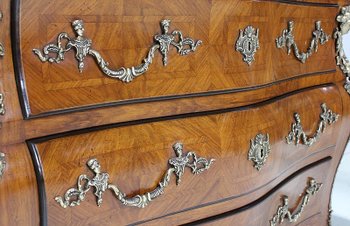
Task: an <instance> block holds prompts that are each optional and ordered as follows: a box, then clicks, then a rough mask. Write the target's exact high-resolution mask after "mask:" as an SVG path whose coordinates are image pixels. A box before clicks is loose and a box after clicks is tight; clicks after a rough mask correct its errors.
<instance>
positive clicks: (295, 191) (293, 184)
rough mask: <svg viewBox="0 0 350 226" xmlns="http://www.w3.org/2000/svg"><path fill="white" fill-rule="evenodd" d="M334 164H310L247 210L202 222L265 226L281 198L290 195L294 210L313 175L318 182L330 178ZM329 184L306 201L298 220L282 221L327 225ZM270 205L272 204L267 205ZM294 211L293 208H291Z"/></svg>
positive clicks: (307, 224)
mask: <svg viewBox="0 0 350 226" xmlns="http://www.w3.org/2000/svg"><path fill="white" fill-rule="evenodd" d="M330 166H331V163H330V161H328V162H325V163H322V164H320V165H318V166H315V167H314V168H311V169H309V170H307V171H305V172H302V173H301V174H298V176H297V177H295V178H293V179H292V180H291V181H288V183H286V184H284V185H283V186H282V187H281V188H279V189H278V191H276V192H273V193H272V194H270V195H269V197H268V198H267V199H265V200H263V201H261V202H260V203H258V204H257V205H254V206H253V207H251V208H249V209H248V210H246V211H242V212H238V213H236V214H227V215H224V216H222V218H218V219H208V221H207V222H201V225H207V226H209V225H213V226H214V225H237V226H246V225H254V226H266V225H270V220H271V219H272V217H273V216H274V215H275V214H276V212H277V208H278V206H280V205H282V198H283V197H284V196H288V199H289V210H291V211H294V210H295V209H297V206H298V205H300V203H301V198H302V195H305V188H306V187H307V186H308V185H309V184H308V182H309V181H310V178H314V179H315V180H316V182H318V183H324V182H325V181H328V180H329V179H330V176H329V175H327V174H325V173H324V171H327V170H328V169H329V167H330ZM329 189H330V184H327V183H324V184H323V186H322V187H321V188H320V190H319V192H318V193H316V194H315V195H312V196H311V197H310V201H309V203H308V204H307V205H306V207H305V209H304V211H303V212H302V214H301V216H300V218H299V219H298V220H297V221H296V222H295V223H288V219H284V221H285V223H284V224H280V225H288V224H290V225H298V226H316V225H317V226H326V225H329V224H328V214H329V208H328V203H329V199H328V196H327V191H328V190H329ZM267 206H269V207H270V208H266V207H267ZM292 213H293V212H292Z"/></svg>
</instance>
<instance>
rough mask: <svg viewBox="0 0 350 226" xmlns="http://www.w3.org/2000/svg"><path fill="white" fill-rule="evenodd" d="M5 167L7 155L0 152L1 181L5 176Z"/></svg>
mask: <svg viewBox="0 0 350 226" xmlns="http://www.w3.org/2000/svg"><path fill="white" fill-rule="evenodd" d="M5 166H6V161H5V154H4V153H2V152H0V179H1V177H2V175H3V174H4V171H5Z"/></svg>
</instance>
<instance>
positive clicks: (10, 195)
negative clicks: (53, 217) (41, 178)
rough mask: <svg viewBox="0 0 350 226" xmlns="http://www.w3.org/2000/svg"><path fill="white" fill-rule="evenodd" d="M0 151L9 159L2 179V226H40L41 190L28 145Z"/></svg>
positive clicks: (0, 197)
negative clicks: (39, 195) (39, 192)
mask: <svg viewBox="0 0 350 226" xmlns="http://www.w3.org/2000/svg"><path fill="white" fill-rule="evenodd" d="M0 152H2V153H4V154H5V160H6V168H5V171H4V174H3V176H2V178H0V225H4V226H5V225H38V224H39V198H38V192H37V191H38V190H37V186H36V178H35V173H34V169H33V164H32V160H31V157H30V155H29V152H28V148H27V146H26V145H25V144H16V145H11V146H2V147H1V150H0Z"/></svg>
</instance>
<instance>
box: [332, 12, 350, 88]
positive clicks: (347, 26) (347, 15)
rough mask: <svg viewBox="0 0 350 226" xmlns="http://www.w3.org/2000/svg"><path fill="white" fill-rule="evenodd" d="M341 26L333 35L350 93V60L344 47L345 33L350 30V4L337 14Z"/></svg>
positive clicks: (338, 59)
mask: <svg viewBox="0 0 350 226" xmlns="http://www.w3.org/2000/svg"><path fill="white" fill-rule="evenodd" d="M337 21H338V23H339V28H338V27H337V28H336V29H335V32H334V35H333V37H334V38H335V39H336V54H337V57H336V60H337V65H338V66H339V67H340V69H341V70H342V71H343V73H344V74H345V76H346V80H345V84H344V88H345V89H346V91H347V92H348V93H349V94H350V61H349V59H348V58H347V57H346V55H345V52H344V49H343V35H345V34H348V33H349V31H350V6H345V7H342V8H341V11H340V14H339V15H338V16H337Z"/></svg>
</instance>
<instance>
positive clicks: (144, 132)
mask: <svg viewBox="0 0 350 226" xmlns="http://www.w3.org/2000/svg"><path fill="white" fill-rule="evenodd" d="M338 95H339V94H338V91H337V89H335V87H334V86H330V87H324V88H320V89H313V90H310V91H306V92H303V93H300V94H295V95H292V96H290V97H287V98H284V99H282V100H278V101H276V102H273V103H271V104H266V105H263V106H261V107H259V108H251V109H250V108H248V109H245V110H241V111H235V112H232V113H230V112H229V113H223V114H214V115H210V116H202V117H191V118H184V119H174V120H168V121H162V122H152V123H147V124H140V125H133V126H123V127H119V128H113V129H107V130H101V131H95V132H88V133H85V134H81V135H72V136H66V137H62V138H55V139H52V140H48V141H44V142H42V141H39V143H38V144H36V148H37V149H38V153H39V156H40V158H41V160H42V163H43V169H44V179H45V186H46V190H47V203H48V208H49V210H48V211H49V212H48V215H49V216H48V220H49V223H50V224H65V225H69V224H72V225H75V224H101V223H102V224H104V225H108V224H114V223H116V222H118V223H120V224H130V223H133V222H136V221H143V220H148V219H152V218H156V217H160V216H164V215H167V214H171V213H173V212H179V211H183V210H185V209H191V208H194V207H196V206H199V205H203V204H204V205H208V203H211V202H216V201H218V200H224V199H227V198H231V199H232V197H237V198H240V196H243V197H244V196H245V195H246V194H250V193H254V191H256V190H259V188H261V187H264V186H265V185H266V184H269V183H270V182H272V181H274V180H275V179H276V178H278V177H279V176H280V175H281V174H282V173H283V172H285V171H288V170H291V168H292V167H293V166H295V165H298V164H301V163H302V162H303V161H304V160H305V159H307V158H308V157H309V156H312V155H314V154H316V153H318V152H320V151H322V150H323V149H327V148H329V147H332V146H333V147H334V146H335V145H336V143H335V140H334V136H335V135H334V134H337V133H338V131H339V129H340V126H341V125H342V123H341V119H340V121H339V122H337V123H335V124H333V125H331V126H328V127H327V129H326V131H325V133H324V134H322V136H321V139H320V140H319V141H318V142H317V143H316V144H315V145H314V146H312V147H311V148H306V147H304V146H302V145H300V146H298V147H296V146H294V145H287V144H286V143H285V136H287V134H288V132H289V131H290V125H291V123H292V122H294V119H293V114H294V112H298V113H299V114H300V115H301V118H302V122H303V127H304V129H305V131H307V133H308V134H313V132H314V130H316V128H317V124H318V121H319V114H320V112H321V109H320V104H321V103H322V102H325V103H327V105H328V107H329V108H330V109H332V110H333V111H335V112H337V113H339V114H342V106H341V102H340V101H339V98H337V97H339V96H338ZM300 98H303V101H302V102H300V101H298V100H299V99H300ZM281 112H283V114H281ZM276 125H278V126H276ZM259 132H261V133H269V134H270V142H271V144H272V151H271V154H270V157H269V159H268V161H267V163H266V166H265V167H263V169H262V171H260V172H258V171H257V170H256V169H255V168H254V167H253V165H252V162H250V161H248V160H247V153H248V150H249V144H250V139H253V138H254V137H255V135H257V133H259ZM177 141H179V142H182V143H183V144H184V147H185V150H187V151H190V150H192V151H195V152H196V153H197V154H198V155H199V156H202V157H206V158H215V159H216V162H215V163H214V164H213V166H212V167H211V168H210V169H209V170H208V171H207V172H205V173H203V174H201V175H197V176H195V177H194V176H193V175H191V174H190V172H189V171H188V172H186V174H185V175H184V177H183V180H182V183H181V184H180V185H179V186H178V187H176V186H175V183H174V181H172V182H173V183H172V184H171V185H170V186H169V188H168V189H166V192H165V194H164V195H163V196H162V197H160V198H158V199H156V200H154V202H152V203H151V204H150V205H149V206H148V207H147V208H145V209H137V208H128V207H124V206H122V205H121V204H120V203H119V202H118V201H117V200H116V199H115V198H114V197H113V195H112V193H111V192H106V194H105V195H104V202H103V205H102V206H101V207H100V208H98V207H97V206H95V205H96V204H95V200H94V197H93V195H92V194H89V195H88V196H87V198H86V200H85V201H84V202H83V203H82V204H81V205H80V206H79V207H76V208H68V209H63V208H62V207H60V206H59V205H58V204H57V203H56V202H55V200H54V197H55V196H57V195H63V194H64V192H65V191H66V190H67V189H68V188H70V187H71V186H75V183H76V179H77V177H78V176H79V175H80V174H88V175H90V176H92V174H89V172H88V170H87V167H86V162H87V161H88V160H89V159H91V158H97V159H99V160H100V163H101V166H102V170H103V171H105V172H108V173H109V174H110V178H111V179H110V183H112V184H117V185H118V186H120V188H121V189H122V190H123V192H125V193H126V194H128V195H135V194H138V193H145V192H147V191H148V190H150V189H152V188H154V187H155V186H156V185H157V183H158V182H159V180H160V178H161V177H162V175H163V173H164V172H165V171H166V169H167V167H168V166H167V161H168V159H169V158H172V157H174V156H175V153H174V152H173V150H171V145H172V144H173V143H175V142H177ZM34 143H35V141H34ZM289 172H290V171H289ZM277 180H281V179H277ZM265 189H267V188H265ZM265 189H263V191H265V192H266V190H265ZM250 197H252V198H253V197H254V196H250ZM250 197H248V198H246V199H244V198H242V200H241V201H238V200H239V199H238V200H237V203H240V202H241V204H246V203H247V202H248V201H249V200H250V201H253V199H251V198H250ZM91 208H94V210H95V211H96V212H95V214H96V215H92V216H90V214H89V213H90V211H88V212H86V211H87V209H91ZM100 214H103V215H105V216H106V217H105V219H104V220H103V219H101V217H98V215H100ZM107 216H108V217H107Z"/></svg>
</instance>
